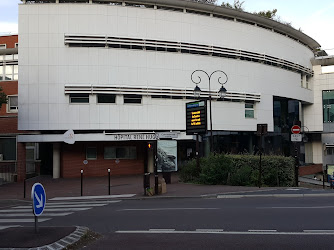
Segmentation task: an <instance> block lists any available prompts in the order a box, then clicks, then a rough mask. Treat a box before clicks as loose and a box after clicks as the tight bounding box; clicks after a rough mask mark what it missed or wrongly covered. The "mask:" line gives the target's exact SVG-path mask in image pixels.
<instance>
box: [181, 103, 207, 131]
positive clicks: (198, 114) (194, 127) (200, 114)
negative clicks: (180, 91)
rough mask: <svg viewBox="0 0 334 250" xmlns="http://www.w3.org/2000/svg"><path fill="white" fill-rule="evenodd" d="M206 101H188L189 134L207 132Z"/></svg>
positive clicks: (187, 120) (187, 122) (187, 119)
mask: <svg viewBox="0 0 334 250" xmlns="http://www.w3.org/2000/svg"><path fill="white" fill-rule="evenodd" d="M206 109H207V108H206V101H196V102H189V103H186V133H187V135H193V134H205V133H206V131H207V112H206Z"/></svg>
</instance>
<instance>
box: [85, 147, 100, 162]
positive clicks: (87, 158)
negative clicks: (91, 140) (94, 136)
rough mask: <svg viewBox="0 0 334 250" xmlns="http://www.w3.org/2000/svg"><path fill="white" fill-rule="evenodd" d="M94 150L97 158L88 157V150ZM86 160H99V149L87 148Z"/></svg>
mask: <svg viewBox="0 0 334 250" xmlns="http://www.w3.org/2000/svg"><path fill="white" fill-rule="evenodd" d="M89 149H94V150H95V158H93V157H90V156H88V150H89ZM86 160H97V147H91V146H89V147H86Z"/></svg>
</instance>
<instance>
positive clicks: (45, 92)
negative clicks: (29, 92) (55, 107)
mask: <svg viewBox="0 0 334 250" xmlns="http://www.w3.org/2000/svg"><path fill="white" fill-rule="evenodd" d="M38 103H40V104H48V103H49V86H48V85H46V84H45V85H39V86H38ZM42 106H47V105H42Z"/></svg>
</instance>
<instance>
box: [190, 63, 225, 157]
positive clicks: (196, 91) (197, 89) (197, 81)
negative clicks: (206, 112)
mask: <svg viewBox="0 0 334 250" xmlns="http://www.w3.org/2000/svg"><path fill="white" fill-rule="evenodd" d="M200 73H204V75H206V76H207V77H208V80H209V103H210V152H212V149H213V135H212V104H211V99H212V97H211V77H212V76H213V75H218V78H217V81H218V83H219V84H221V85H222V86H221V88H220V90H219V91H218V93H219V97H220V98H224V97H225V96H226V89H225V88H224V84H225V83H226V82H227V80H228V77H227V75H226V73H225V72H224V71H222V70H216V71H214V72H212V73H211V75H209V74H208V73H207V72H206V71H204V70H201V69H198V70H195V71H194V72H193V73H191V80H192V82H193V83H195V84H196V86H195V88H194V96H195V98H199V97H200V95H201V89H200V87H199V86H198V84H200V83H201V81H202V78H201V76H200ZM195 76H197V78H194V77H195ZM222 78H223V79H225V81H224V82H222V81H221V79H222Z"/></svg>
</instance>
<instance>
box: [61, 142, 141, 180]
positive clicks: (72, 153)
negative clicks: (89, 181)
mask: <svg viewBox="0 0 334 250" xmlns="http://www.w3.org/2000/svg"><path fill="white" fill-rule="evenodd" d="M115 145H118V146H120V145H122V146H137V159H136V160H123V159H120V160H119V161H120V162H119V163H118V164H116V162H115V159H111V160H105V159H104V156H103V154H104V146H115ZM87 147H96V148H97V159H96V160H88V164H87V165H84V164H83V161H84V160H85V159H86V148H87ZM144 149H145V144H144V143H142V142H133V143H130V142H125V143H122V142H118V143H117V144H115V143H113V142H86V143H84V142H76V143H75V144H74V145H69V144H62V147H61V176H62V177H63V178H70V177H80V170H81V169H83V170H84V175H85V176H106V175H108V168H110V169H111V175H129V174H143V173H144V151H145V150H144Z"/></svg>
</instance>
